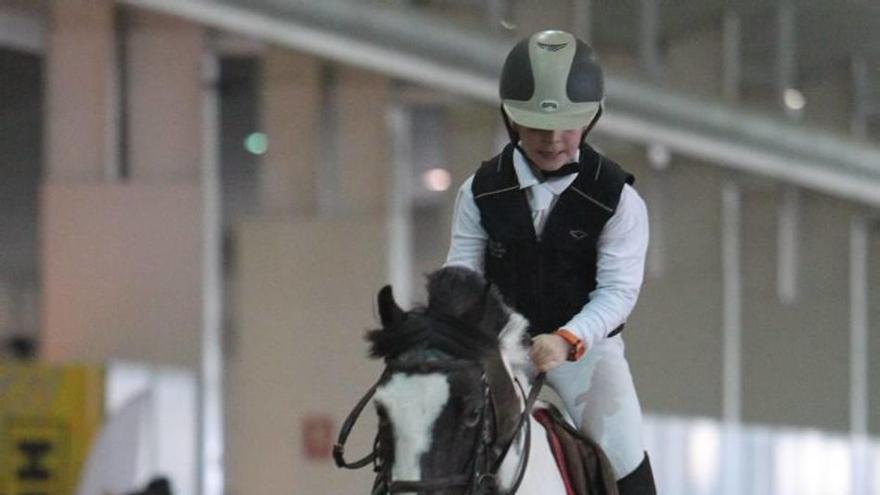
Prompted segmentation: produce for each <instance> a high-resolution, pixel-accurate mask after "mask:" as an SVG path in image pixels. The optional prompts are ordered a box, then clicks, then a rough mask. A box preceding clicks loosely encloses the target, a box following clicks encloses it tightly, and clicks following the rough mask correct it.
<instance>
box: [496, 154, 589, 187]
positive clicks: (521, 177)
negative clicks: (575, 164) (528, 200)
mask: <svg viewBox="0 0 880 495" xmlns="http://www.w3.org/2000/svg"><path fill="white" fill-rule="evenodd" d="M580 159H581V150H577V152H576V153H575V155H574V160H575V161H580ZM513 170H514V171H516V180H517V182H519V188H520V189H527V188H529V187H532V186H535V185H538V184H541V180H540V179H538V177H536V176H535V173H534V172H533V171H532V167H530V166H529V163H528V162H527V161H526V158H525V157H524V156H523V154H522V151H520V148H519V146H517V147H515V148H514V149H513Z"/></svg>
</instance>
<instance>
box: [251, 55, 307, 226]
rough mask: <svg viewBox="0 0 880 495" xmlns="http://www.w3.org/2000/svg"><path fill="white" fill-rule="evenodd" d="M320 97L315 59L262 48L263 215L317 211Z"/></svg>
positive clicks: (299, 213) (298, 213)
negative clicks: (264, 52)
mask: <svg viewBox="0 0 880 495" xmlns="http://www.w3.org/2000/svg"><path fill="white" fill-rule="evenodd" d="M321 95H322V93H321V64H320V62H319V61H318V59H316V58H313V57H310V56H307V55H303V54H300V53H296V52H293V51H290V50H286V49H281V48H275V47H272V48H269V49H268V50H267V52H266V54H265V56H264V58H263V81H262V90H261V99H262V105H261V108H260V112H261V120H262V127H263V130H264V132H265V133H266V135H267V137H268V142H269V147H268V150H267V151H266V154H265V155H264V157H263V164H262V175H261V177H260V186H261V191H260V195H261V196H260V198H261V203H262V209H263V213H264V214H268V215H276V214H283V215H289V214H297V215H305V216H310V215H314V214H315V213H316V212H317V204H318V196H317V194H318V192H317V187H318V167H320V165H321V163H320V159H321V156H320V154H319V153H318V143H319V140H320V120H321Z"/></svg>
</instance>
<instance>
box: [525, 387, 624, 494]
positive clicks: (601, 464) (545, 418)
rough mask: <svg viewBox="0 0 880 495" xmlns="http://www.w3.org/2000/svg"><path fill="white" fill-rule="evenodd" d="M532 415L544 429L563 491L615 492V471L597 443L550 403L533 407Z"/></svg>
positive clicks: (578, 492) (572, 492)
mask: <svg viewBox="0 0 880 495" xmlns="http://www.w3.org/2000/svg"><path fill="white" fill-rule="evenodd" d="M532 416H533V417H534V418H535V420H537V421H538V422H539V423H541V425H543V426H544V428H545V429H546V430H547V440H548V441H549V443H550V450H552V451H553V457H554V458H555V459H556V466H557V467H558V468H559V472H560V474H561V475H562V479H563V481H564V482H565V489H566V495H618V491H617V483H616V482H615V479H614V471H613V470H612V469H611V464H610V462H609V461H608V457H607V456H606V455H605V452H604V451H602V448H601V447H600V446H599V444H597V443H596V442H594V441H593V440H592V439H590V438H588V437H587V436H586V435H584V434H583V433H581V432H580V431H578V430H577V429H576V428H574V427H573V426H572V425H571V424H570V423H569V422H568V421H566V419H565V418H564V417H563V416H562V413H560V412H559V410H558V409H557V408H556V407H554V406H553V405H551V404H546V407H543V406H542V407H540V408H535V410H534V411H533V412H532Z"/></svg>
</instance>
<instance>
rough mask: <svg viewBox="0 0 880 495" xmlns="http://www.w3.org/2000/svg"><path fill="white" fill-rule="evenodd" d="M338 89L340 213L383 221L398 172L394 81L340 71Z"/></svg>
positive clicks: (366, 73)
mask: <svg viewBox="0 0 880 495" xmlns="http://www.w3.org/2000/svg"><path fill="white" fill-rule="evenodd" d="M336 84H337V86H336V95H335V98H336V104H337V106H336V112H337V119H336V126H335V140H334V141H335V143H336V149H337V154H336V164H335V169H336V173H337V174H338V175H337V184H338V187H339V190H338V192H339V197H338V201H339V205H338V210H339V211H340V212H345V213H354V214H367V215H370V214H372V215H382V214H384V213H385V210H386V209H387V200H386V197H387V194H388V191H389V188H390V185H391V182H390V180H391V172H392V168H393V167H392V164H391V160H390V156H389V155H390V152H389V146H388V143H389V140H388V139H389V136H388V126H387V125H386V118H387V103H388V90H389V88H388V86H389V85H388V79H387V78H385V77H382V76H380V75H378V74H374V73H371V72H366V71H363V70H359V69H354V68H350V67H340V68H339V69H338V73H337V79H336Z"/></svg>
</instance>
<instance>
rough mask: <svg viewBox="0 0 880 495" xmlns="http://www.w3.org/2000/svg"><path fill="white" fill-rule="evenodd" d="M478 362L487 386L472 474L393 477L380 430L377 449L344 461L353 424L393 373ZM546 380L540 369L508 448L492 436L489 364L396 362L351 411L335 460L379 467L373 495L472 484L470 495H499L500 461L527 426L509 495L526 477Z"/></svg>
mask: <svg viewBox="0 0 880 495" xmlns="http://www.w3.org/2000/svg"><path fill="white" fill-rule="evenodd" d="M473 366H479V367H480V371H481V382H482V385H481V386H482V387H483V395H484V399H485V400H484V405H483V409H482V412H481V419H480V426H479V427H480V432H479V433H478V438H477V440H476V446H475V454H474V458H473V461H472V462H471V468H470V473H469V474H460V475H453V476H446V477H442V478H435V479H430V480H418V481H416V480H403V481H400V480H398V481H395V480H392V479H391V471H390V468H391V466H390V465H388V463H387V458H386V456H385V455H384V453H386V452H387V449H388V448H390V446H387V445H383V444H382V441H381V438H380V434H378V433H377V435H376V440H375V441H374V443H373V451H372V452H370V453H369V454H367V455H366V456H364V457H363V458H361V459H360V460H357V461H355V462H347V461H346V460H345V442H346V441H347V440H348V436H349V434H350V433H351V431H352V429H353V428H354V425H355V423H356V422H357V420H358V418H359V417H360V415H361V413H362V412H363V410H364V408H365V407H366V406H367V404H369V402H370V399H372V397H373V395H374V394H375V393H376V390H377V389H378V388H379V385H380V384H381V383H383V381H385V380H386V379H387V378H388V377H389V376H390V375H391V374H393V373H395V372H407V373H418V374H425V373H434V372H438V371H447V372H448V371H453V370H458V369H462V368H466V367H473ZM513 381H514V383H515V384H516V385H517V387H518V388H519V390H520V396H521V397H524V396H525V393H524V391H523V388H522V385H521V384H520V383H519V381H518V380H516V379H515V378H514V380H513ZM543 384H544V373H540V374H539V375H538V376H537V377H536V378H535V382H534V384H533V386H532V389H531V391H530V393H529V395H528V397H526V398H525V402H524V404H523V409H522V411H521V413H520V414H519V417H518V419H517V423H516V427H515V428H514V430H513V432H511V433H510V439H509V441H507V442H506V443H505V445H503V446H493V445H492V444H493V443H494V442H495V441H496V440H497V437H496V438H493V435H492V431H491V429H492V424H491V422H490V413H492V412H493V411H492V409H493V404H492V401H491V400H489V396H490V394H491V390H490V383H489V380H488V378H487V374H486V370H485V365H484V364H483V363H482V362H476V361H469V360H441V361H422V362H416V363H413V362H401V361H392V362H390V363H389V364H388V365H387V367H386V368H385V371H384V372H383V373H382V375H381V376H380V377H379V379H378V380H377V381H376V383H375V384H373V386H372V387H370V388H369V389H368V390H367V392H366V393H365V394H364V396H363V397H361V399H360V400H359V401H358V403H357V404H356V405H355V406H354V408H353V409H352V411H351V413H349V415H348V417H347V418H346V419H345V421H344V422H343V424H342V427H341V428H340V430H339V436H338V438H337V440H336V444H334V445H333V459H334V461H335V462H336V466H337V467H341V468H346V469H359V468H362V467H365V466H367V465H370V464H373V467H374V471H376V472H377V473H378V476H377V480H376V483H375V485H374V487H373V492H372V493H373V494H374V495H379V494H383V493H392V494H393V493H401V492H414V493H429V492H432V491H435V490H444V489H449V488H456V487H469V489H468V491H467V493H469V494H471V495H490V494H500V493H501V492H500V489H499V486H498V471H499V470H500V469H501V465H502V464H503V462H504V459H505V458H506V457H507V454H508V452H510V448H511V447H512V445H513V444H514V443H515V442H516V440H517V439H518V438H519V436H520V435H521V434H522V433H523V429H525V433H524V434H525V439H524V443H523V455H522V457H521V458H520V461H519V464H518V466H517V470H516V477H515V478H514V482H513V485H512V486H511V488H510V490H509V491H508V492H507V494H506V495H513V494H515V493H516V492H517V490H518V489H519V486H520V484H521V483H522V480H523V477H524V476H525V471H526V467H527V465H528V458H529V452H530V449H531V423H530V421H529V417H530V416H531V412H532V408H533V406H534V404H535V401H536V400H537V399H538V395H539V394H540V392H541V388H542V386H543ZM494 413H495V416H493V418H492V419H495V418H497V413H498V411H494Z"/></svg>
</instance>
